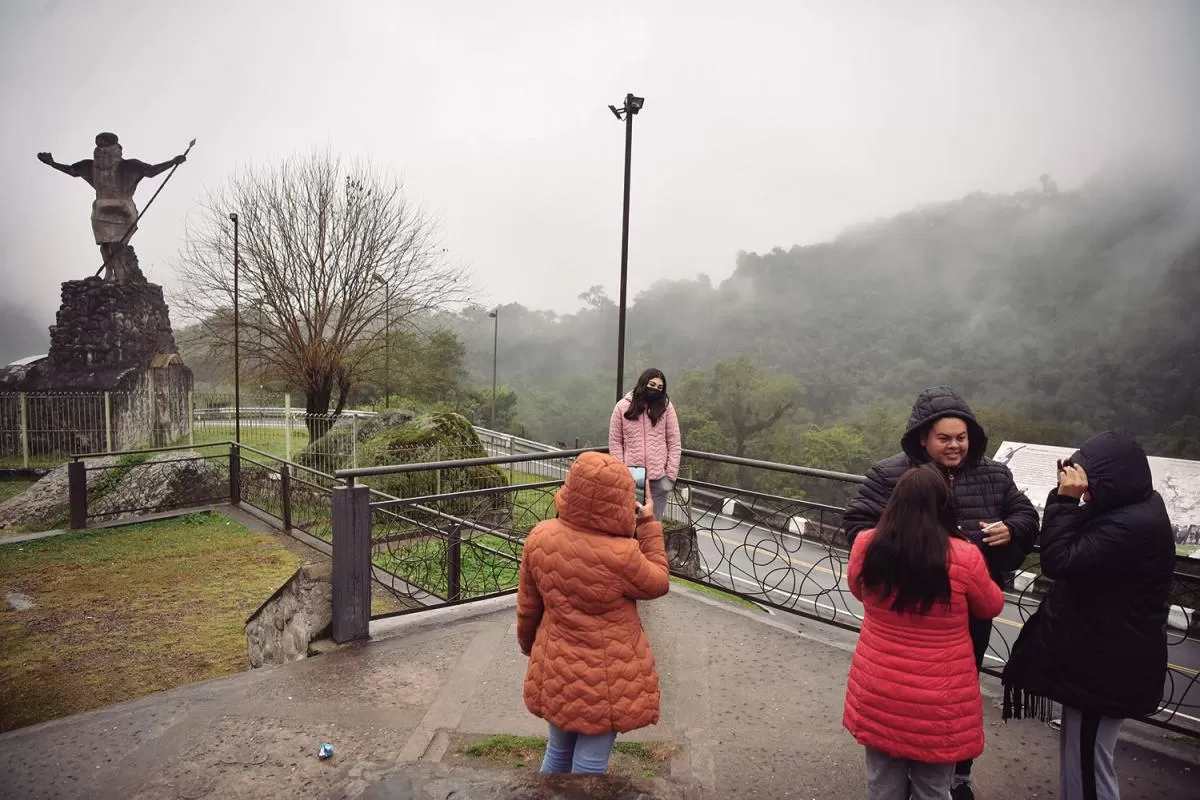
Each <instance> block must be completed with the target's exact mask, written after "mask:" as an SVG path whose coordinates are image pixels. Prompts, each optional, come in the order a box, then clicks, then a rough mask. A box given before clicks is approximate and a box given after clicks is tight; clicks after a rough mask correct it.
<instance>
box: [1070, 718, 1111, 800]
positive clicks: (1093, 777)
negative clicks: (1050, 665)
mask: <svg viewBox="0 0 1200 800" xmlns="http://www.w3.org/2000/svg"><path fill="white" fill-rule="evenodd" d="M1124 721H1125V720H1123V719H1113V718H1112V717H1101V716H1099V715H1097V714H1084V713H1083V712H1081V711H1077V710H1075V709H1073V708H1068V707H1066V706H1063V710H1062V727H1061V728H1060V729H1059V732H1058V798H1059V800H1120V797H1121V790H1120V787H1119V786H1118V785H1117V772H1116V770H1115V769H1114V768H1113V749H1114V748H1115V747H1116V746H1117V733H1118V732H1120V730H1121V723H1122V722H1124Z"/></svg>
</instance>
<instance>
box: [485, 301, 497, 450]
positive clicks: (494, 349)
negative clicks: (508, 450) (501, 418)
mask: <svg viewBox="0 0 1200 800" xmlns="http://www.w3.org/2000/svg"><path fill="white" fill-rule="evenodd" d="M488 316H489V317H491V318H492V319H494V320H495V321H496V323H495V325H494V326H493V327H492V422H491V426H492V430H496V354H497V353H498V352H499V351H500V306H496V310H495V311H492V312H491V313H490V314H488Z"/></svg>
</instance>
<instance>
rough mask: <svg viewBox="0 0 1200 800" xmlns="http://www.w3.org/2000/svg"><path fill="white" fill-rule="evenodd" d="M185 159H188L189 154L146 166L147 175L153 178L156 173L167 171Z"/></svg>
mask: <svg viewBox="0 0 1200 800" xmlns="http://www.w3.org/2000/svg"><path fill="white" fill-rule="evenodd" d="M185 161H187V156H183V155H178V156H175V157H174V158H172V159H170V160H168V161H164V162H162V163H161V164H151V165H150V166H149V167H147V168H146V177H147V178H153V177H154V176H155V175H158V174H160V173H163V172H166V171H167V170H169V169H170V168H171V167H177V166H179V165H180V164H182V163H183V162H185Z"/></svg>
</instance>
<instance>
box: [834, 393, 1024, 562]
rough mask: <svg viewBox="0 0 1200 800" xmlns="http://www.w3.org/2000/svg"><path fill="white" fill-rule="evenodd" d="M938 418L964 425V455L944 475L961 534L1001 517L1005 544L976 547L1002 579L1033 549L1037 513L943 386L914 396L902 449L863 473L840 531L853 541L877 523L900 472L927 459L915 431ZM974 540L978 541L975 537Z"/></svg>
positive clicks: (966, 410)
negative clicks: (1007, 537) (950, 487)
mask: <svg viewBox="0 0 1200 800" xmlns="http://www.w3.org/2000/svg"><path fill="white" fill-rule="evenodd" d="M943 417H958V418H959V419H961V420H963V421H964V422H966V423H967V438H968V440H969V441H968V448H967V457H966V458H965V459H964V460H963V463H962V464H961V465H960V466H959V467H958V469H956V470H953V472H952V473H951V474H949V475H947V477H951V475H952V477H953V486H954V499H955V502H956V503H957V508H958V523H959V525H961V526H962V529H963V531H964V532H968V533H971V534H976V535H977V534H978V532H979V530H980V527H979V523H980V522H996V521H999V520H1003V521H1004V522H1005V523H1006V524H1007V525H1008V529H1009V531H1010V532H1011V533H1012V541H1011V542H1009V543H1008V544H1007V545H1003V546H1000V547H991V546H988V545H985V544H981V545H980V549H981V550H982V551H983V555H984V558H985V559H987V564H988V571H989V572H991V575H992V578H993V580H995V581H996V583H1003V576H1004V573H1005V572H1010V571H1012V570H1015V569H1017V568H1018V567H1020V566H1021V563H1022V562H1023V561H1024V560H1025V556H1027V555H1029V552H1030V551H1031V550H1033V543H1034V540H1035V539H1036V538H1037V531H1038V516H1037V511H1036V510H1035V509H1034V507H1033V503H1031V502H1030V501H1029V498H1028V497H1026V496H1025V495H1024V493H1022V492H1021V491H1020V490H1019V489H1017V484H1016V482H1015V481H1014V480H1013V476H1012V473H1011V472H1009V469H1008V467H1006V466H1004V465H1003V464H1000V463H998V462H996V461H992V460H991V459H990V458H987V457H986V456H985V455H984V453H986V452H987V444H988V439H987V434H986V433H984V431H983V427H982V426H981V425H980V424H979V422H978V421H977V420H976V419H975V414H974V413H973V412H972V411H971V407H970V406H968V405H967V403H966V401H965V400H963V399H962V398H961V397H959V396H958V394H957V393H956V392H955V391H954V390H953V389H950V388H947V387H945V386H935V387H934V388H932V389H926V390H925V391H923V392H921V393H920V394H919V395H917V401H916V402H915V403H914V404H913V409H912V415H911V416H910V417H909V420H908V428H907V430H905V431H904V435H903V436H902V437H901V438H900V446H901V448H902V449H903V452H901V453H898V454H896V455H894V456H892V457H891V458H887V459H884V460H883V461H880V462H879V463H878V464H876V465H875V466H873V467H871V469H870V470H868V471H867V482H866V483H864V484H863V485H862V486H861V487H860V488H859V491H858V496H857V497H855V498H854V499H853V500H851V501H850V503H849V504H848V505H847V506H846V513H845V515H844V517H843V529H844V530H845V531H846V535H847V537H848V538H849V539H850V541H851V543H853V541H854V537H855V536H857V535H858V533H859V532H860V531H863V530H866V529H868V528H873V527H875V526H876V525H877V524H879V518H880V516H882V515H883V508H884V506H886V505H887V502H888V498H890V497H891V496H892V489H893V488H894V487H895V485H896V482H897V481H899V480H900V476H901V475H903V474H904V473H905V472H906V471H908V470H909V469H911V468H912V467H915V466H919V465H921V464H926V463H928V462H929V454H928V453H926V452H925V448H923V447H922V446H921V433H922V431H923V430H924V429H925V428H926V427H927V426H929V425H932V424H933V423H934V422H936V421H937V420H939V419H942V418H943ZM976 543H977V544H979V542H978V541H977V540H976Z"/></svg>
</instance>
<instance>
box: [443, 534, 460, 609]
mask: <svg viewBox="0 0 1200 800" xmlns="http://www.w3.org/2000/svg"><path fill="white" fill-rule="evenodd" d="M446 599H447V600H461V599H462V528H461V527H460V526H458V525H455V526H454V528H453V529H452V530H451V531H450V532H449V533H448V534H447V535H446Z"/></svg>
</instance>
